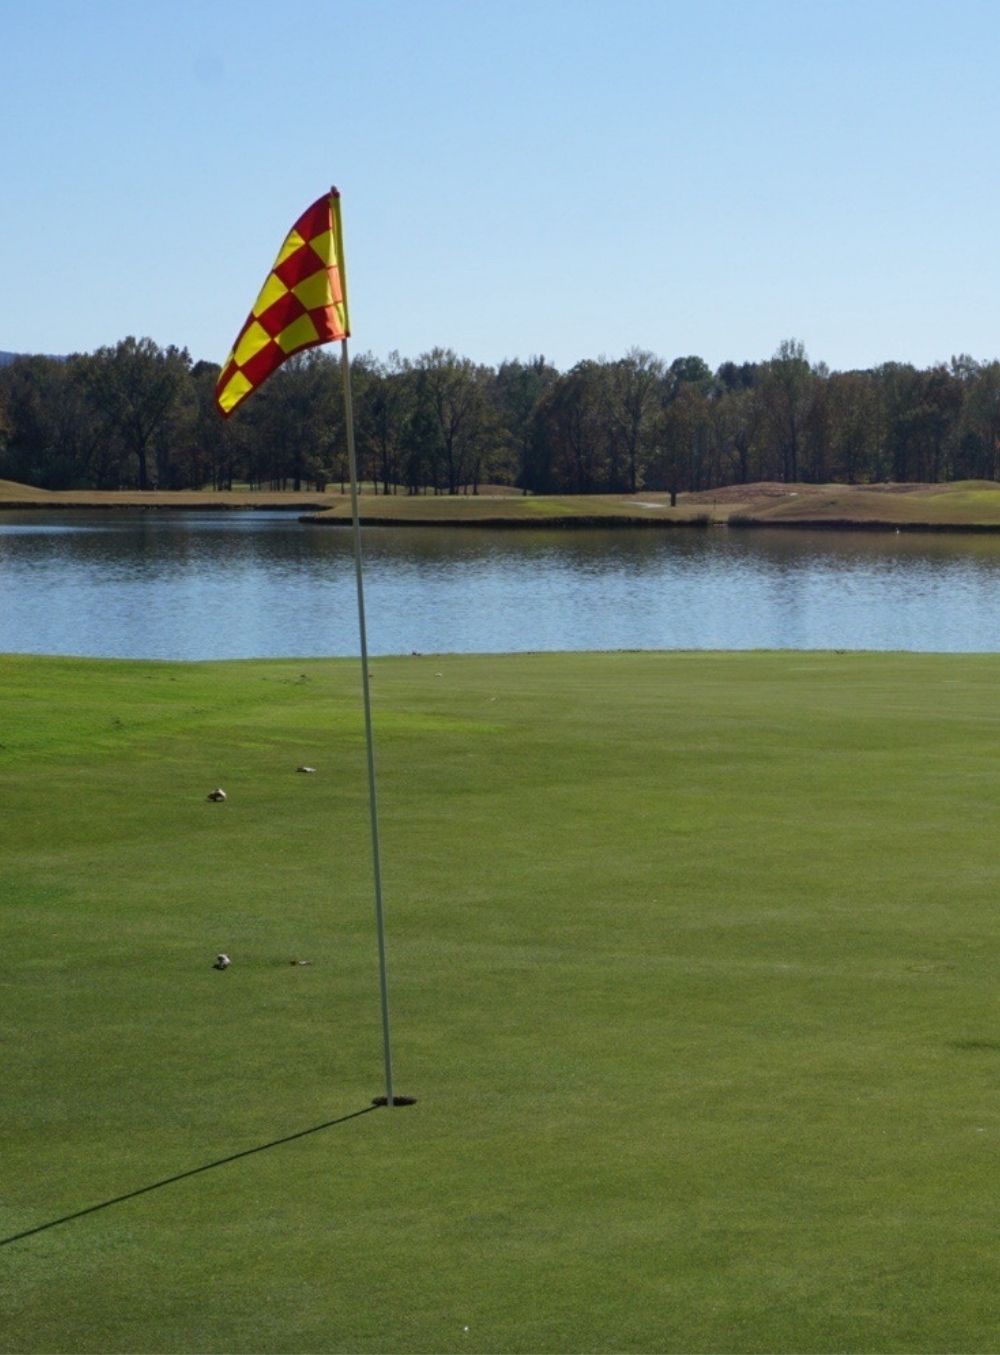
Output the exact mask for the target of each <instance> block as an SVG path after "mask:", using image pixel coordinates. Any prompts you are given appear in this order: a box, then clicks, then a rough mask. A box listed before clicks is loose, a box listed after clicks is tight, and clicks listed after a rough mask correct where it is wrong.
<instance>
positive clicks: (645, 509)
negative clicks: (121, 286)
mask: <svg viewBox="0 0 1000 1355" xmlns="http://www.w3.org/2000/svg"><path fill="white" fill-rule="evenodd" d="M32 508H47V509H49V510H57V509H58V510H63V509H66V510H69V509H90V510H94V509H113V508H132V509H134V508H144V509H149V510H154V509H155V510H168V509H183V510H191V509H202V510H208V509H220V510H221V509H227V508H229V509H235V508H242V509H246V508H270V509H285V510H288V511H290V512H292V511H294V512H298V513H300V514H301V515H302V516H303V518H304V520H306V521H308V522H311V523H319V524H321V525H328V526H343V525H346V524H347V523H348V522H349V521H350V512H351V509H350V500H349V497H348V496H347V495H344V494H340V493H335V492H333V491H328V492H326V493H323V494H316V493H309V492H302V493H293V492H291V491H287V492H277V491H274V492H266V491H263V490H254V491H250V490H234V491H232V492H227V493H224V492H214V491H209V490H201V491H198V490H184V491H177V492H164V491H159V492H158V491H150V492H148V493H140V492H139V491H137V490H128V491H125V490H123V491H120V492H112V491H107V492H101V491H85V490H78V491H72V492H64V491H59V492H56V491H48V490H40V489H32V488H31V487H30V486H25V485H16V484H13V483H12V482H11V481H2V480H0V510H3V509H8V510H10V509H32ZM361 513H362V518H363V520H364V521H365V522H367V523H370V524H372V525H375V524H384V525H390V526H397V525H398V526H407V525H409V526H433V527H440V526H474V527H511V528H513V527H547V528H550V527H566V528H574V527H595V526H608V527H630V526H635V527H672V526H696V527H697V526H706V525H708V524H710V523H716V524H720V525H727V524H731V525H733V526H756V527H826V528H842V529H845V530H847V529H868V530H882V531H893V530H895V529H897V528H898V529H899V530H910V531H921V530H928V531H944V530H952V531H1000V484H995V483H994V482H992V481H978V480H977V481H961V482H958V483H955V484H945V485H919V484H899V485H896V484H885V485H883V484H879V485H805V484H797V485H786V484H777V483H766V484H753V485H728V486H725V487H723V488H721V489H715V490H705V491H703V492H701V493H698V494H682V495H680V496H679V498H678V500H677V505H676V507H673V508H672V507H671V506H670V498H669V495H666V494H659V493H652V492H649V493H647V492H643V493H639V494H585V495H580V494H565V495H537V496H536V495H529V496H525V495H522V494H519V493H517V492H516V491H511V490H510V489H509V488H508V489H502V488H501V487H498V486H492V487H488V488H487V489H485V490H484V491H483V492H482V493H481V494H468V495H466V494H460V495H455V496H449V495H434V494H419V495H408V494H389V495H382V494H373V493H363V494H362V496H361Z"/></svg>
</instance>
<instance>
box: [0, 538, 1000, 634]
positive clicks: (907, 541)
mask: <svg viewBox="0 0 1000 1355" xmlns="http://www.w3.org/2000/svg"><path fill="white" fill-rule="evenodd" d="M364 554H365V600H366V607H367V613H368V632H369V648H370V651H371V653H372V654H400V653H411V652H413V651H418V652H421V653H435V652H440V653H444V652H453V653H454V652H478V653H489V652H503V651H526V650H570V649H901V650H946V651H997V650H1000V536H963V535H926V536H921V535H915V534H905V533H903V534H898V535H897V534H895V533H885V534H882V533H877V534H876V533H867V532H856V533H846V532H845V533H840V532H837V533H834V532H807V531H801V532H800V531H787V530H783V531H761V530H753V531H746V530H743V531H741V530H728V529H719V528H716V529H710V530H694V529H692V530H687V529H676V530H672V531H655V530H646V531H626V530H608V531H579V532H577V531H496V530H493V531H488V530H478V529H473V528H462V529H447V528H443V529H440V530H439V529H431V528H384V527H376V528H366V529H365V531H364ZM0 651H4V652H20V653H33V654H78V655H91V656H109V657H123V658H131V657H141V658H155V659H214V658H251V657H302V658H306V657H312V656H320V655H352V654H356V653H357V651H358V638H357V615H356V601H355V591H354V573H353V558H352V553H351V534H350V531H349V530H347V529H343V528H329V527H310V526H304V525H302V524H300V523H299V522H298V521H297V520H296V518H295V517H294V515H289V514H288V513H279V512H245V513H244V512H214V513H209V512H203V513H155V512H147V513H144V512H135V513H131V512H103V513H61V514H45V513H41V512H29V513H0Z"/></svg>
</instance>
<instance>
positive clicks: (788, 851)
mask: <svg viewBox="0 0 1000 1355" xmlns="http://www.w3.org/2000/svg"><path fill="white" fill-rule="evenodd" d="M372 671H373V674H374V678H373V685H374V690H375V699H376V711H375V720H376V732H377V738H378V751H377V756H378V766H379V779H380V794H381V808H382V830H383V846H384V864H385V872H384V873H385V889H386V903H387V914H388V927H389V961H390V982H391V993H392V1009H393V1020H394V1032H395V1051H394V1052H395V1066H396V1082H397V1091H399V1092H403V1093H409V1094H411V1095H415V1096H417V1097H418V1098H419V1100H418V1103H417V1105H416V1106H414V1107H412V1108H408V1109H397V1110H392V1111H388V1110H377V1111H374V1112H372V1113H370V1114H365V1115H363V1116H361V1117H359V1118H355V1119H352V1120H348V1121H345V1122H344V1123H341V1124H337V1125H333V1126H331V1127H330V1128H327V1129H323V1130H322V1131H320V1132H317V1133H315V1134H311V1135H308V1136H305V1137H302V1138H299V1139H296V1140H295V1141H293V1142H289V1143H286V1144H282V1145H278V1146H275V1147H273V1148H269V1149H267V1150H266V1151H262V1152H259V1153H255V1154H253V1155H251V1156H247V1157H245V1158H242V1159H239V1160H237V1161H234V1162H231V1163H229V1164H227V1165H223V1166H219V1167H217V1168H213V1169H212V1170H210V1171H206V1172H203V1173H201V1174H199V1175H196V1176H192V1177H190V1178H187V1179H184V1180H180V1181H177V1182H175V1183H173V1184H170V1185H166V1186H164V1187H163V1188H162V1189H158V1190H154V1191H150V1192H148V1193H146V1194H144V1195H141V1196H138V1197H137V1198H135V1199H132V1200H127V1201H124V1202H122V1203H118V1204H114V1205H112V1206H111V1207H109V1208H107V1209H103V1210H99V1211H97V1212H95V1213H92V1214H89V1215H87V1216H85V1217H82V1218H78V1219H75V1220H72V1221H70V1222H66V1223H63V1224H60V1225H58V1226H56V1227H52V1228H49V1229H47V1230H45V1231H42V1232H39V1233H36V1234H34V1235H33V1236H30V1237H26V1238H24V1239H22V1240H20V1241H16V1242H13V1243H11V1244H9V1245H7V1246H5V1247H3V1248H2V1249H0V1266H2V1268H3V1272H4V1280H3V1285H2V1289H0V1348H2V1349H3V1350H5V1351H18V1352H28V1351H38V1352H41V1351H45V1352H62V1351H74V1352H75V1351H81V1352H82V1351H101V1352H108V1351H129V1352H154V1351H156V1352H181V1351H184V1352H188V1351H190V1352H195V1351H205V1352H225V1351H260V1352H264V1351H267V1352H272V1351H273V1352H301V1351H322V1352H327V1351H359V1352H377V1351H420V1352H432V1351H442V1352H450V1351H465V1352H476V1351H497V1352H501V1351H503V1352H530V1351H535V1352H558V1351H609V1352H610V1351H678V1352H680V1351H687V1352H698V1351H789V1352H791V1351H808V1352H812V1351H817V1352H819V1351H823V1352H826V1351H830V1352H834V1351H908V1352H913V1351H928V1352H931V1351H941V1350H949V1351H989V1350H992V1349H995V1346H996V1327H995V1247H996V1223H995V1207H994V1198H993V1197H994V1193H995V1175H996V1156H997V1150H998V1134H1000V1118H998V1110H1000V1099H998V1098H1000V1010H998V1002H997V984H996V975H997V953H998V946H1000V914H998V911H997V908H996V896H997V864H996V841H997V832H998V829H1000V800H998V787H1000V761H998V756H997V754H998V743H1000V710H998V707H997V702H996V689H997V683H998V680H1000V656H937V655H910V656H900V655H876V654H869V655H852V654H795V653H784V654H769V653H751V654H672V655H658V654H606V655H538V656H510V657H502V658H490V657H475V658H466V657H454V656H445V657H413V658H399V659H378V660H375V661H374V662H373V663H372ZM358 688H359V679H358V673H357V666H356V664H352V663H347V662H341V661H333V662H315V661H303V662H261V663H248V664H236V663H225V664H204V665H170V664H147V663H136V664H128V663H119V662H94V661H82V660H50V659H40V658H38V659H36V658H8V659H4V660H2V661H0V692H2V705H3V709H2V711H0V745H2V747H0V802H2V804H3V805H4V814H3V819H2V834H3V841H4V846H3V864H4V869H3V894H2V899H3V914H2V917H3V947H2V952H0V954H2V959H0V964H2V974H3V980H4V984H5V987H6V990H7V991H6V994H5V997H4V1000H3V1004H2V1018H3V1020H2V1029H0V1054H2V1066H3V1082H2V1086H3V1106H4V1131H3V1156H2V1160H3V1170H2V1175H0V1233H2V1235H3V1236H4V1237H9V1236H11V1235H13V1234H16V1233H18V1232H21V1231H23V1230H28V1229H32V1228H35V1227H37V1226H39V1225H41V1224H44V1223H46V1222H47V1221H50V1220H54V1219H58V1218H60V1217H62V1216H64V1215H67V1214H71V1213H73V1212H74V1211H76V1210H80V1209H84V1208H86V1207H88V1206H91V1205H94V1204H98V1203H100V1202H102V1201H105V1200H110V1199H112V1198H114V1197H116V1196H119V1195H122V1194H125V1193H127V1192H129V1191H133V1190H137V1189H139V1188H141V1187H143V1186H145V1185H150V1184H152V1183H154V1182H156V1181H159V1180H161V1179H163V1178H166V1177H169V1176H172V1175H174V1174H175V1173H181V1172H184V1171H186V1170H188V1169H192V1168H195V1167H198V1166H200V1165H203V1164H206V1163H210V1162H213V1161H215V1160H216V1159H220V1158H223V1157H225V1156H227V1155H229V1154H233V1153H238V1152H241V1151H245V1150H248V1149H251V1148H254V1147H256V1146H259V1145H263V1144H266V1143H269V1142H271V1141H273V1140H276V1139H279V1138H281V1137H283V1136H285V1135H289V1134H293V1133H296V1132H297V1131H300V1130H305V1129H308V1128H310V1127H312V1126H316V1125H319V1124H322V1123H324V1122H326V1121H329V1120H332V1119H336V1118H338V1117H340V1116H346V1115H349V1114H351V1113H352V1112H354V1111H358V1110H360V1109H362V1108H363V1107H365V1106H366V1105H367V1104H368V1102H369V1101H370V1098H371V1097H372V1096H373V1095H375V1094H377V1093H378V1092H379V1091H380V1090H382V1087H381V1052H380V1032H379V1013H378V989H377V966H376V952H375V939H374V925H373V920H372V904H371V883H370V858H369V848H368V842H367V810H366V799H365V780H364V752H363V741H362V725H361V717H360V710H359V704H360V703H359V695H358ZM300 762H307V763H309V764H311V765H314V766H316V767H317V768H318V771H317V774H316V775H315V776H301V775H297V774H296V772H295V768H296V766H297V765H298V764H299V763H300ZM216 785H221V786H223V787H224V788H225V789H226V791H227V792H228V795H229V799H228V801H227V802H226V803H225V804H222V805H215V804H210V803H208V802H207V801H206V799H205V796H206V794H207V792H208V791H209V790H211V789H212V787H214V786H216ZM220 950H225V951H228V952H229V953H230V955H231V956H232V957H233V965H232V968H231V969H230V970H228V971H227V972H225V973H217V972H215V971H214V970H213V969H212V968H211V962H212V959H213V958H214V956H215V954H216V952H218V951H220ZM292 959H308V960H311V961H312V963H311V964H310V965H308V966H301V967H300V966H292V965H291V964H289V961H290V960H292ZM466 1327H468V1329H469V1330H468V1331H467V1332H466V1331H465V1328H466Z"/></svg>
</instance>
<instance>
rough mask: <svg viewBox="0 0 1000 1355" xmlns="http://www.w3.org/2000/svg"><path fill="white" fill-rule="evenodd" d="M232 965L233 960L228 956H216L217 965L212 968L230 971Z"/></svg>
mask: <svg viewBox="0 0 1000 1355" xmlns="http://www.w3.org/2000/svg"><path fill="white" fill-rule="evenodd" d="M231 964H232V960H231V959H230V958H229V956H228V955H216V957H215V964H214V965H213V966H212V968H213V969H228V968H229V966H230V965H231Z"/></svg>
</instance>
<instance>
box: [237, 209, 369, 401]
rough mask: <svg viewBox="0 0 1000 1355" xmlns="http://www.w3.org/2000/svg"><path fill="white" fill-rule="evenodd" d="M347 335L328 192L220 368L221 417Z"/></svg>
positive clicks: (294, 232) (336, 213) (287, 248)
mask: <svg viewBox="0 0 1000 1355" xmlns="http://www.w3.org/2000/svg"><path fill="white" fill-rule="evenodd" d="M350 332H351V331H350V328H349V325H348V320H347V289H346V286H345V277H344V252H343V247H342V236H341V229H340V194H339V193H338V192H337V190H336V189H335V188H331V190H330V192H329V193H325V194H324V195H323V197H321V198H319V199H317V201H316V202H314V203H313V205H312V206H311V207H308V208H306V210H305V211H304V212H303V213H302V215H301V216H300V217H299V219H298V221H296V223H295V225H294V226H293V227H292V229H291V230H290V231H289V232H288V235H287V237H286V238H285V243H284V244H283V245H282V246H281V249H280V250H279V251H278V257H277V258H276V259H275V261H274V266H273V267H272V269H271V271H270V273H269V274H268V276H267V280H266V281H265V283H264V286H263V287H262V288H261V289H260V295H259V296H258V298H257V300H256V302H255V303H254V308H253V310H252V311H251V312H250V314H249V315H248V316H247V319H246V323H245V324H244V326H243V328H242V329H241V330H240V332H239V334H238V335H237V337H236V342H235V343H234V344H233V351H232V352H231V353H230V354H229V356H228V357H227V358H226V360H225V362H224V363H223V364H222V371H221V372H220V373H219V380H218V382H217V383H216V387H215V402H216V404H217V405H218V407H219V409H220V411H221V413H222V416H223V418H228V417H229V415H230V414H232V412H233V410H234V409H236V407H237V406H238V405H239V404H240V403H241V402H242V401H243V400H245V399H246V397H247V396H248V395H249V394H250V393H251V392H252V391H255V390H256V389H257V387H258V386H260V385H261V383H262V382H264V381H266V380H267V378H268V377H269V376H270V375H271V373H272V372H274V371H277V369H278V368H279V367H280V366H281V364H282V363H283V362H284V361H285V359H286V358H290V357H291V356H292V354H293V353H301V352H302V350H303V349H304V348H314V347H315V346H316V345H317V344H321V343H330V342H331V340H333V339H345V338H347V336H348V334H350Z"/></svg>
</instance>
